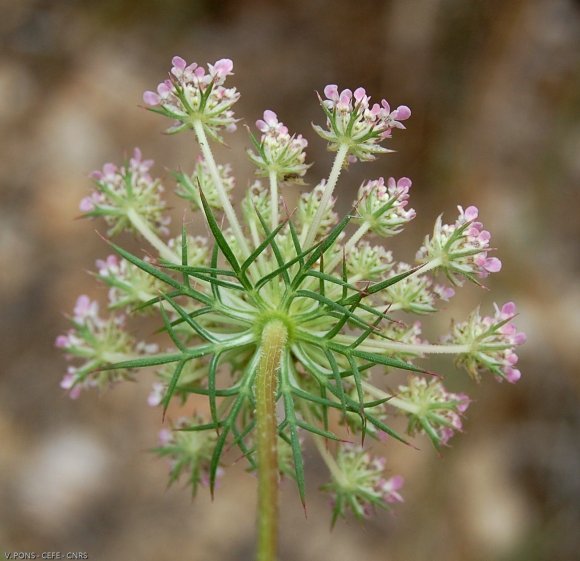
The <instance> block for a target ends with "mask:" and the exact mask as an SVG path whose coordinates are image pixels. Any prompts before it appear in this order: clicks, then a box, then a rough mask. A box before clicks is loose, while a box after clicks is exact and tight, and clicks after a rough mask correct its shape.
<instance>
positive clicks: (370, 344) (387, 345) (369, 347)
mask: <svg viewBox="0 0 580 561" xmlns="http://www.w3.org/2000/svg"><path fill="white" fill-rule="evenodd" d="M334 340H335V341H336V342H337V343H343V344H347V345H351V344H352V343H354V342H355V341H356V338H355V337H353V336H351V335H337V336H336V337H335V339H334ZM357 349H358V350H360V351H370V352H380V351H389V352H399V353H409V354H412V355H418V354H464V353H469V352H471V351H472V350H473V346H472V345H430V344H420V345H413V344H411V343H399V342H397V341H390V340H387V339H367V340H366V341H365V342H364V343H361V344H360V345H359V346H358V347H357Z"/></svg>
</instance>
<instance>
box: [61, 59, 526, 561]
mask: <svg viewBox="0 0 580 561" xmlns="http://www.w3.org/2000/svg"><path fill="white" fill-rule="evenodd" d="M232 73H233V64H232V62H231V61H230V60H229V59H222V60H219V61H217V62H216V63H214V64H209V65H208V66H207V68H204V67H202V66H199V65H197V64H196V63H191V64H188V63H187V62H186V61H185V60H184V59H182V58H180V57H174V59H173V61H172V68H171V71H170V75H169V78H168V79H167V80H165V81H163V82H161V83H160V84H159V86H158V87H157V91H156V92H153V91H149V92H146V93H145V94H144V101H145V103H146V104H147V105H148V106H149V108H150V109H151V110H152V111H154V112H156V113H159V114H161V115H163V116H166V117H169V118H171V119H173V120H174V121H175V124H174V125H173V126H172V127H171V128H170V131H171V132H179V131H185V130H190V131H193V134H194V136H195V139H196V140H197V143H198V146H199V148H200V154H199V156H197V158H194V159H193V169H192V171H191V172H190V171H189V170H185V171H184V170H179V171H176V172H175V173H174V179H175V181H176V183H177V187H176V194H177V195H178V196H179V197H181V198H183V199H184V200H185V201H186V202H187V206H188V208H189V209H190V210H191V211H192V212H198V213H200V215H201V216H202V218H203V220H204V221H205V223H206V226H207V231H208V232H209V236H208V237H203V236H194V235H193V234H192V233H191V232H188V231H187V227H186V226H183V227H182V229H181V232H179V233H177V232H174V233H173V235H171V234H170V231H169V220H168V217H167V215H166V204H165V201H164V199H163V196H162V194H163V188H162V185H161V182H160V180H158V179H155V178H154V176H153V175H152V169H153V162H152V161H151V160H144V159H143V158H142V155H141V152H140V151H139V150H135V152H134V154H133V156H132V158H130V159H129V160H128V161H127V162H125V163H123V164H121V165H115V164H111V163H109V164H106V165H105V166H104V167H103V169H102V171H99V172H95V173H94V174H93V178H94V180H95V183H94V188H93V191H92V193H91V194H90V195H89V196H87V197H85V198H84V199H83V200H82V202H81V210H82V211H83V213H84V214H85V216H87V217H91V218H97V217H103V218H104V219H105V221H106V222H107V225H108V226H109V235H110V236H115V235H116V234H118V233H120V232H121V231H124V230H128V231H131V232H134V233H136V234H137V235H139V236H140V237H142V238H144V239H145V240H146V241H147V242H148V243H149V244H150V246H151V248H150V249H149V250H147V252H146V254H145V255H138V254H133V253H130V252H129V251H127V250H125V249H124V248H122V247H120V246H118V245H116V244H115V243H113V242H112V241H111V242H109V243H110V245H111V247H112V248H113V250H114V251H115V253H116V255H114V256H109V257H107V258H105V259H103V260H100V261H98V263H97V269H98V272H97V276H98V278H99V279H101V280H102V281H103V283H104V284H105V285H106V286H108V287H109V291H108V296H109V302H108V307H106V310H108V311H105V312H103V311H101V310H100V309H99V305H98V304H97V303H96V302H94V301H91V300H90V299H89V298H88V297H86V296H81V297H80V298H79V300H78V302H77V305H76V307H75V310H74V314H73V316H72V318H71V323H72V327H71V329H70V330H69V331H68V332H67V333H66V334H64V335H61V336H59V337H58V338H57V341H56V344H57V346H58V347H60V348H61V349H63V351H64V352H65V353H66V355H67V357H68V358H70V359H71V360H72V361H73V363H72V364H71V366H70V367H69V370H68V371H67V374H66V375H65V377H64V379H63V381H62V387H63V388H65V389H66V390H67V391H68V392H69V393H70V395H71V397H78V395H79V393H80V392H81V390H84V389H87V388H90V387H98V388H105V387H107V386H109V385H111V384H113V383H116V382H120V381H122V380H125V379H129V378H130V379H134V378H135V377H136V376H137V373H138V371H139V370H140V369H142V368H151V369H154V370H155V372H156V376H157V381H156V382H155V383H154V385H153V387H152V390H151V393H150V394H149V396H148V400H147V401H148V404H149V405H150V406H153V407H160V408H162V409H163V411H164V413H165V411H166V410H167V408H168V407H169V405H170V403H171V402H172V400H174V399H176V400H179V401H181V402H187V401H188V399H189V398H190V397H191V396H193V395H195V394H198V395H202V396H206V398H207V400H208V410H209V413H208V414H207V416H205V417H204V416H203V415H201V414H200V413H194V415H193V416H192V417H191V418H190V419H187V420H185V421H183V420H182V421H179V422H178V423H177V424H176V425H175V426H174V427H173V429H174V430H169V429H168V428H165V429H164V430H163V433H162V439H161V442H160V445H159V446H158V448H156V452H157V453H158V454H159V455H161V456H164V457H167V458H169V459H170V460H171V466H172V468H171V480H172V481H173V480H175V479H177V478H178V477H180V476H184V477H185V478H186V479H187V480H188V481H189V483H190V484H191V487H192V490H193V491H194V492H195V490H196V489H197V487H198V484H199V483H204V482H207V484H208V485H209V487H210V490H211V492H212V493H213V491H214V489H215V486H216V481H217V478H218V475H220V474H221V473H222V470H223V466H224V465H225V464H226V463H227V462H226V456H225V454H226V451H227V450H228V449H230V448H232V447H236V448H238V449H239V451H240V453H241V455H242V456H243V457H244V458H245V459H246V460H247V462H248V465H249V469H251V470H255V471H256V473H257V478H258V531H259V544H258V552H259V554H258V557H259V559H262V560H269V559H273V558H274V556H275V550H276V535H277V512H278V507H277V486H278V477H279V475H280V474H281V473H286V474H291V475H292V478H293V479H294V480H295V482H296V486H297V489H298V494H299V497H300V499H301V500H302V502H303V503H304V501H305V470H304V458H303V446H304V443H305V442H306V441H307V440H308V439H307V438H305V437H306V436H310V437H311V438H312V439H313V440H314V442H315V444H316V446H317V448H318V450H319V452H320V454H321V456H322V458H323V459H324V461H325V462H326V464H327V466H328V469H329V473H330V482H329V483H328V485H325V486H324V487H323V489H324V490H325V491H326V492H328V493H330V494H331V496H332V503H333V520H336V519H337V518H338V517H340V516H345V515H346V514H347V512H349V511H350V512H352V513H354V515H356V516H358V517H366V516H369V515H370V514H371V513H372V512H374V511H376V510H377V509H381V508H391V507H392V505H393V504H394V503H397V502H400V501H402V499H403V498H402V494H401V488H402V485H403V478H402V477H401V476H400V475H397V474H391V473H390V472H389V471H388V468H387V465H386V462H385V460H384V459H382V458H380V457H379V458H376V457H373V456H372V455H371V453H370V452H369V451H368V450H365V449H363V447H362V446H361V444H362V442H364V443H365V446H367V447H368V443H369V442H372V441H373V440H383V439H384V438H386V437H388V438H393V439H396V440H400V441H402V442H407V441H408V439H409V438H412V437H414V436H415V435H417V434H425V435H427V437H428V438H429V439H430V440H431V441H432V443H433V444H434V446H435V447H437V448H441V447H442V446H446V445H448V443H449V441H450V438H451V437H452V436H453V435H454V434H455V433H457V432H460V431H461V429H462V417H463V415H464V413H465V411H466V409H467V407H468V405H469V403H470V400H469V398H468V397H467V396H466V395H464V394H456V393H453V392H449V391H448V390H446V389H445V387H444V385H443V383H442V381H441V380H440V379H439V378H433V377H432V376H431V374H430V372H429V371H428V362H426V361H428V359H429V356H431V355H432V354H443V355H448V356H450V357H453V358H454V359H455V361H456V363H457V364H458V365H459V366H463V367H465V368H466V369H467V371H468V372H469V373H470V374H471V375H472V376H473V377H474V378H476V379H479V377H480V376H481V374H482V373H483V372H484V371H489V372H491V374H492V375H493V376H494V377H495V378H497V379H499V380H507V381H508V382H512V383H513V382H516V381H517V380H518V379H519V377H520V371H519V370H518V369H517V368H516V367H515V366H516V362H517V355H516V353H515V351H514V348H515V347H516V346H518V345H520V344H522V343H523V342H524V340H525V336H524V335H523V334H522V333H521V332H519V331H518V330H517V328H516V327H515V325H514V323H513V319H514V316H515V305H514V304H513V303H508V304H505V305H503V306H502V307H501V308H498V307H496V311H495V314H494V315H493V316H482V315H481V314H480V312H479V311H478V310H477V311H475V312H473V314H471V315H470V316H469V317H468V318H467V319H466V320H464V321H462V322H456V323H454V324H453V325H452V327H451V331H450V333H449V334H447V335H444V336H443V337H442V339H441V342H440V343H436V344H432V343H429V342H428V341H426V340H425V339H424V338H423V336H422V334H421V323H420V322H419V321H417V320H415V319H412V320H409V314H420V315H422V316H425V315H426V314H432V313H434V312H436V311H437V309H438V306H439V301H440V300H443V301H448V300H449V299H450V298H451V297H452V296H453V294H454V289H455V288H456V287H458V286H461V285H462V284H463V282H464V280H465V279H467V280H470V281H473V282H476V283H479V282H480V280H481V279H482V278H485V277H486V276H488V275H489V274H490V273H494V272H497V271H499V269H500V267H501V263H500V261H499V259H497V258H496V257H494V256H492V255H491V253H492V248H491V247H490V245H489V241H490V234H489V232H487V231H486V230H485V229H484V227H483V225H482V224H481V222H479V221H478V219H479V212H478V210H477V208H476V207H474V206H468V207H466V208H465V210H464V209H463V208H462V207H459V216H458V218H457V219H456V221H455V222H454V223H452V224H444V223H443V220H442V217H439V218H438V219H437V220H436V222H435V228H434V230H433V233H432V235H431V236H428V237H427V238H425V241H424V243H423V245H422V247H421V248H420V249H419V251H418V252H417V256H416V260H417V263H416V264H415V265H410V264H406V263H404V262H399V261H396V260H395V258H394V256H393V253H392V252H391V251H389V250H388V249H386V248H385V247H384V240H385V239H387V238H389V237H391V236H394V235H397V234H399V233H400V232H401V231H402V230H403V228H404V227H405V225H406V224H407V223H408V222H409V221H411V220H412V219H413V218H414V217H415V211H414V210H413V209H411V208H409V207H408V202H409V195H410V191H411V186H412V183H411V180H410V179H408V178H406V177H403V178H398V179H396V178H392V177H391V178H386V179H385V178H382V177H379V178H376V179H373V180H370V181H365V182H364V183H363V184H362V185H361V186H360V188H359V190H358V195H357V198H356V200H355V201H354V202H353V209H352V212H351V213H349V214H348V215H346V216H344V217H342V218H340V217H339V216H338V214H337V213H336V212H335V209H334V205H335V200H336V194H335V188H336V186H337V183H338V181H339V177H340V175H341V172H342V170H343V169H345V168H346V167H347V166H349V165H351V164H353V163H354V162H356V161H360V162H365V161H367V160H372V159H374V158H375V157H376V156H377V155H379V154H384V153H387V152H390V151H391V150H390V149H389V148H387V146H388V143H389V141H390V139H391V137H392V136H393V134H394V133H395V132H396V133H399V132H400V131H402V130H403V129H404V128H405V127H404V125H403V122H404V121H406V120H407V119H408V118H409V117H410V116H411V112H410V110H409V108H408V107H406V106H405V105H400V106H398V107H397V108H396V109H394V110H391V106H390V105H389V103H388V102H387V101H386V100H382V101H381V102H380V103H372V102H371V99H370V97H369V96H368V95H367V94H366V92H365V90H364V89H362V88H357V89H355V90H354V92H352V91H351V90H348V89H346V90H343V91H342V92H339V89H338V87H337V86H335V85H330V86H327V87H326V88H324V95H325V99H321V100H320V101H321V106H322V109H323V112H324V115H325V119H326V122H325V125H324V126H319V125H314V130H315V131H316V132H317V133H318V135H319V136H321V137H322V138H323V139H324V140H326V141H327V142H328V147H329V149H330V150H331V151H333V152H335V159H334V163H333V164H332V166H331V169H330V173H329V175H328V177H327V178H326V179H324V180H322V181H321V182H320V183H319V184H318V185H316V186H315V187H314V188H313V189H311V190H310V191H306V192H304V193H303V194H302V195H301V196H300V197H299V199H298V202H297V207H296V209H289V208H288V206H287V204H286V203H285V201H284V200H283V198H282V197H281V196H280V195H281V192H280V189H279V187H280V186H281V185H285V187H284V189H290V188H292V187H289V186H288V185H289V184H291V183H297V182H298V183H301V182H302V178H303V177H304V176H305V174H306V172H307V170H308V167H309V165H310V164H309V163H307V157H306V151H305V150H306V148H307V145H308V144H307V141H306V139H305V138H304V137H303V136H302V135H300V134H291V133H290V132H289V131H288V128H287V127H286V126H285V125H284V124H283V123H282V122H281V121H280V120H279V118H278V115H277V114H276V113H274V112H273V111H271V110H266V111H265V112H264V114H263V116H262V118H261V119H258V121H257V123H256V126H257V129H258V131H259V133H260V135H259V137H256V136H254V134H252V133H250V143H251V147H250V148H249V149H248V155H249V158H250V161H251V162H252V163H253V164H254V165H255V166H256V174H257V175H258V176H259V177H262V178H263V179H264V183H262V181H261V180H260V179H258V180H256V181H255V182H254V183H252V184H251V185H250V186H249V187H248V189H247V191H246V194H245V196H244V197H243V198H242V201H241V204H240V208H239V209H238V210H237V209H236V208H234V205H233V202H232V201H233V197H232V194H233V192H234V191H235V189H236V187H235V182H234V176H233V171H232V168H231V166H230V165H229V164H227V163H223V164H217V163H216V161H215V159H214V156H213V152H212V150H211V146H210V143H209V140H208V137H209V138H212V139H214V140H217V141H221V139H222V137H221V135H222V134H223V133H225V132H233V131H234V130H235V129H236V122H237V119H236V118H235V116H234V112H233V106H234V104H235V102H236V101H237V100H238V98H239V93H238V91H237V90H236V88H235V87H232V86H231V85H226V82H227V81H228V80H229V78H230V76H231V75H232ZM176 234H178V235H176ZM438 272H440V273H442V274H441V275H439V277H440V278H437V277H436V275H437V273H438ZM441 278H442V279H443V282H442V281H441ZM143 312H150V313H153V314H155V317H157V318H158V321H159V324H160V329H161V331H163V332H164V333H165V335H166V338H167V343H166V345H165V346H164V350H159V349H158V348H157V346H156V345H153V344H148V343H146V342H137V341H136V340H135V338H134V337H133V336H131V335H129V334H128V333H129V331H128V328H127V324H126V322H125V316H127V315H128V316H134V315H135V314H139V313H143ZM401 314H403V315H401ZM394 370H403V371H405V372H406V373H407V375H408V381H407V383H406V384H404V385H400V386H399V387H398V389H397V390H396V391H394V392H393V391H391V392H389V391H386V390H385V389H383V388H382V386H384V384H383V383H381V377H383V376H385V375H387V374H388V373H389V372H392V371H394ZM331 412H332V414H331ZM397 414H398V415H401V416H405V417H406V418H407V420H408V426H407V429H406V431H405V432H406V434H401V433H400V432H398V431H397V430H395V428H393V426H391V424H390V420H391V418H392V417H393V416H394V415H397ZM337 419H338V422H337ZM357 435H360V441H359V442H360V444H359V443H355V442H346V440H345V439H346V437H347V436H348V440H349V441H353V440H354V439H356V438H357ZM365 435H367V436H368V437H369V438H367V439H366V440H365V439H364V436H365ZM329 441H331V444H330V445H328V442H329Z"/></svg>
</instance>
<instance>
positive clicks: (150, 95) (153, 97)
mask: <svg viewBox="0 0 580 561" xmlns="http://www.w3.org/2000/svg"><path fill="white" fill-rule="evenodd" d="M160 101H161V99H160V97H159V95H157V94H156V93H155V92H151V91H146V92H144V93H143V102H144V103H146V104H147V105H151V106H155V105H159V102H160Z"/></svg>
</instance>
